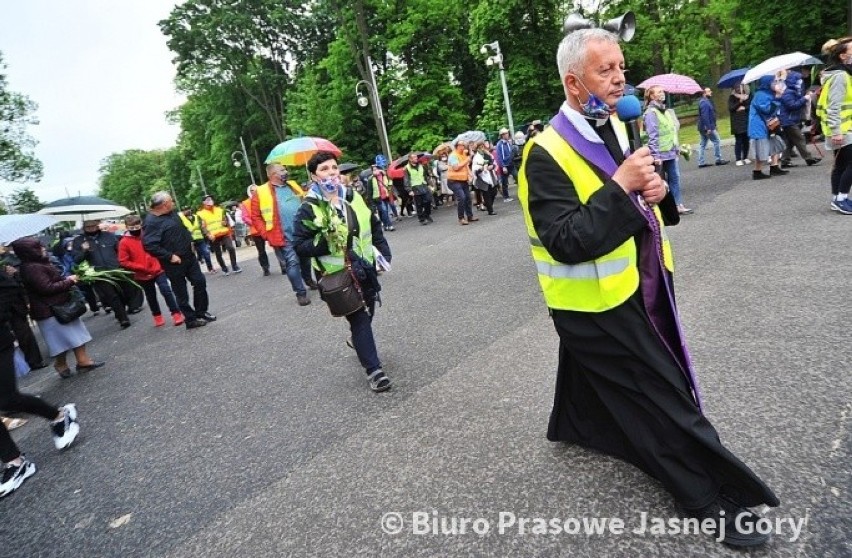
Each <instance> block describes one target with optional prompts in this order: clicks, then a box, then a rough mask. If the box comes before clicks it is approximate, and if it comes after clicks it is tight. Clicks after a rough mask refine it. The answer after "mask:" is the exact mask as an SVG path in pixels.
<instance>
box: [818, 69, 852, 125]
mask: <svg viewBox="0 0 852 558" xmlns="http://www.w3.org/2000/svg"><path fill="white" fill-rule="evenodd" d="M837 77H838V75H837V74H835V75H833V76H831V79H829V80H828V81H826V82H825V83H823V84H822V91H821V92H820V94H819V99H817V106H816V114H817V118H819V122H820V127H822V133H823V135H824V136H825V137H826V138H829V137H831V136H833V135H834V130H831V129H829V127H828V122H827V121H826V117H827V116H828V114H827V113H828V90H829V87H830V86H831V82H832V81H834V80H835V79H837ZM843 79H845V80H846V96H845V97H844V98H843V104H842V105H840V133H841V134H846V133H849V132H852V76H850V75H849V74H848V73H846V72H843Z"/></svg>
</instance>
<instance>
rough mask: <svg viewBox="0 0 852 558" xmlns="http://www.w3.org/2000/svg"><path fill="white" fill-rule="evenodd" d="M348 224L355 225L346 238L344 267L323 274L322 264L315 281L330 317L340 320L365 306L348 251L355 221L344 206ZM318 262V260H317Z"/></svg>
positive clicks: (350, 246)
mask: <svg viewBox="0 0 852 558" xmlns="http://www.w3.org/2000/svg"><path fill="white" fill-rule="evenodd" d="M346 211H347V214H348V215H349V217H350V218H349V222H350V223H355V225H353V226H352V227H350V228H349V235H348V236H347V237H346V255H345V260H344V267H343V269H341V270H340V271H335V272H334V273H325V269H324V268H323V265H322V263H321V262H320V264H319V266H320V269H321V270H322V271H323V276H322V277H320V278H319V280H318V281H317V288H318V289H319V294H320V298H321V299H322V301H323V302H325V303H326V305H327V306H328V310H329V311H330V312H331V315H332V316H334V317H336V318H340V317H343V316H348V315H349V314H354V313H355V312H358V311H359V310H362V309H363V308H365V307H366V306H367V305H366V303H365V302H364V293H363V292H362V290H361V285H359V284H358V281H357V280H356V279H355V275H354V274H353V273H352V261H351V260H350V259H349V251H350V250H351V249H352V236H353V234H354V231H353V228H357V222H358V221H357V220H356V219H355V217H354V215H352V214H351V213H350V212H351V210H350V208H349V206H348V205H347V206H346ZM317 262H319V260H317Z"/></svg>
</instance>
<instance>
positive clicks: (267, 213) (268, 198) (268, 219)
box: [254, 180, 305, 231]
mask: <svg viewBox="0 0 852 558" xmlns="http://www.w3.org/2000/svg"><path fill="white" fill-rule="evenodd" d="M287 185H288V186H289V187H290V189H291V190H293V193H294V194H296V195H297V196H298V197H299V199H302V198H304V197H305V191H304V190H302V187H301V186H299V184H298V183H297V182H296V181H295V180H288V181H287ZM273 188H275V186H273V185H272V184H270V183H269V182H266V183H264V184H263V185H261V186H260V187H259V188H258V189H257V192H256V195H257V202H258V205H260V216H261V217H263V222H264V224H265V225H266V230H267V231H271V230H272V228H273V227H274V226H275V199H274V198H273V193H272V189H273ZM254 226H255V227H257V226H258V225H257V223H254ZM281 226H282V227H283V226H284V225H283V223H282V225H281Z"/></svg>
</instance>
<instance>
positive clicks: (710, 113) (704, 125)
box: [698, 97, 716, 133]
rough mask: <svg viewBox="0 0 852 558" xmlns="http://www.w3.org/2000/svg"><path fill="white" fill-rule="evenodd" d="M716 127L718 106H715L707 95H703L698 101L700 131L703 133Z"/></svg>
mask: <svg viewBox="0 0 852 558" xmlns="http://www.w3.org/2000/svg"><path fill="white" fill-rule="evenodd" d="M715 129H716V107H714V106H713V101H711V100H710V99H708V98H707V97H701V100H700V101H698V131H699V132H701V133H704V132H706V131H707V130H715Z"/></svg>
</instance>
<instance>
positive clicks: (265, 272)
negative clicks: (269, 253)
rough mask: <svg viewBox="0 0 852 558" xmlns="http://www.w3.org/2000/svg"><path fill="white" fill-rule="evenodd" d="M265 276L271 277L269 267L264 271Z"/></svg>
mask: <svg viewBox="0 0 852 558" xmlns="http://www.w3.org/2000/svg"><path fill="white" fill-rule="evenodd" d="M263 276H264V277H269V268H268V267H267V268H264V270H263Z"/></svg>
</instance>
